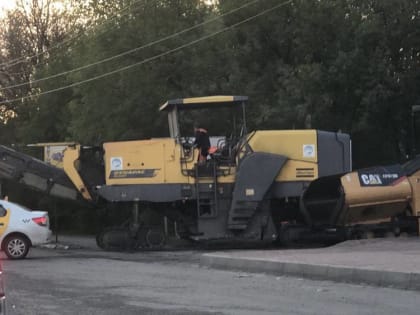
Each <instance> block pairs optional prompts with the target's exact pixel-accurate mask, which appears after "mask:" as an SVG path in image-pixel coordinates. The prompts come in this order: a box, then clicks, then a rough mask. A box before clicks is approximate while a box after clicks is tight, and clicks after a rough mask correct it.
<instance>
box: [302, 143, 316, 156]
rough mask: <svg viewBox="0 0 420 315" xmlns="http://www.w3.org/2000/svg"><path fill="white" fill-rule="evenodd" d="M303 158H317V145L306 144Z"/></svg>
mask: <svg viewBox="0 0 420 315" xmlns="http://www.w3.org/2000/svg"><path fill="white" fill-rule="evenodd" d="M303 157H305V158H313V157H315V144H304V145H303Z"/></svg>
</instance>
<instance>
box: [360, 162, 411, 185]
mask: <svg viewBox="0 0 420 315" xmlns="http://www.w3.org/2000/svg"><path fill="white" fill-rule="evenodd" d="M358 175H359V182H360V186H392V185H394V184H396V183H398V182H400V179H401V178H403V177H404V176H405V175H404V173H403V170H402V169H401V166H400V165H390V166H385V167H373V168H369V169H364V170H359V171H358Z"/></svg>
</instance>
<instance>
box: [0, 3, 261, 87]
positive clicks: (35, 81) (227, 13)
mask: <svg viewBox="0 0 420 315" xmlns="http://www.w3.org/2000/svg"><path fill="white" fill-rule="evenodd" d="M259 1H260V0H253V1H250V2H247V3H245V4H244V5H242V6H240V7H237V8H235V9H232V10H230V11H228V12H226V13H223V14H221V15H218V16H217V17H215V18H212V19H209V20H207V21H204V22H202V23H199V24H196V25H194V26H191V27H189V28H186V29H183V30H181V31H179V32H176V33H173V34H171V35H168V36H165V37H163V38H161V39H158V40H155V41H152V42H150V43H147V44H145V45H142V46H139V47H136V48H133V49H130V50H127V51H125V52H122V53H120V54H117V55H114V56H111V57H108V58H104V59H101V60H99V61H96V62H93V63H90V64H87V65H84V66H81V67H78V68H74V69H71V70H68V71H64V72H60V73H57V74H53V75H50V76H47V77H44V78H40V79H36V80H31V81H27V82H23V83H18V84H14V85H9V86H5V87H2V88H0V91H3V90H6V89H12V88H16V87H21V86H24V85H27V84H34V83H38V82H43V81H47V80H50V79H54V78H58V77H61V76H64V75H67V74H70V73H73V72H77V71H81V70H85V69H88V68H91V67H93V66H97V65H100V64H102V63H105V62H108V61H111V60H114V59H117V58H121V57H123V56H126V55H129V54H132V53H134V52H137V51H140V50H143V49H145V48H148V47H151V46H154V45H156V44H159V43H162V42H164V41H167V40H169V39H172V38H174V37H177V36H179V35H182V34H184V33H188V32H190V31H192V30H195V29H197V28H199V27H201V26H204V25H207V24H210V23H212V22H214V21H217V20H219V19H221V18H223V17H225V16H227V15H230V14H233V13H235V12H237V11H239V10H242V9H244V8H246V7H249V6H251V5H253V4H255V3H257V2H259Z"/></svg>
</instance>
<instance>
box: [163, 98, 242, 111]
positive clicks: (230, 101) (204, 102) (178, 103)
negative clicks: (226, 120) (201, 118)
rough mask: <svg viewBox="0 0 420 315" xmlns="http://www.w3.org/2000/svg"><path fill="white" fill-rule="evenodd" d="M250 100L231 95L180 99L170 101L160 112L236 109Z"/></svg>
mask: <svg viewBox="0 0 420 315" xmlns="http://www.w3.org/2000/svg"><path fill="white" fill-rule="evenodd" d="M247 100H248V96H233V95H232V96H230V95H227V96H225V95H218V96H204V97H192V98H179V99H175V100H169V101H167V102H166V103H165V104H163V105H162V106H160V108H159V110H160V111H171V110H173V109H174V108H178V110H188V109H202V108H220V107H234V106H237V105H241V104H242V103H243V102H246V101H247Z"/></svg>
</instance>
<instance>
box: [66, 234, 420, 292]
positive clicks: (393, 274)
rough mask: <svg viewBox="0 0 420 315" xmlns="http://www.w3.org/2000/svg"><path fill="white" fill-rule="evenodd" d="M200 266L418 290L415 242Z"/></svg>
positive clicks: (77, 244)
mask: <svg viewBox="0 0 420 315" xmlns="http://www.w3.org/2000/svg"><path fill="white" fill-rule="evenodd" d="M58 240H59V243H58V246H59V247H61V248H85V249H89V250H92V251H99V249H98V248H97V247H96V244H95V239H94V237H92V236H65V235H61V236H60V235H59V238H58ZM200 264H201V265H202V266H207V267H211V268H217V269H225V270H237V271H244V272H255V273H266V274H274V275H279V276H283V275H284V276H293V277H299V278H310V279H319V280H331V281H336V282H347V283H355V284H369V285H375V286H384V287H394V288H400V289H409V290H418V291H420V239H419V238H417V237H406V238H385V239H367V240H353V241H346V242H343V243H339V244H336V245H333V246H329V247H323V248H306V249H277V248H276V249H257V250H256V249H247V250H215V251H210V252H209V251H208V250H207V251H206V253H204V254H202V255H201V256H200Z"/></svg>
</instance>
